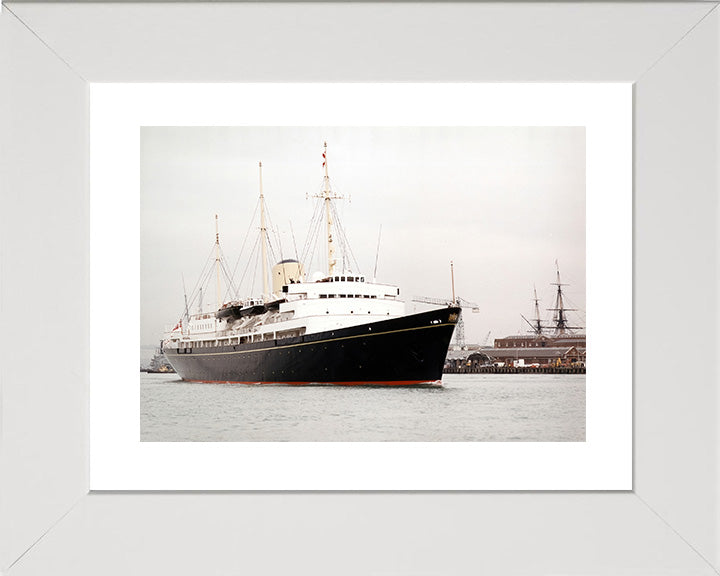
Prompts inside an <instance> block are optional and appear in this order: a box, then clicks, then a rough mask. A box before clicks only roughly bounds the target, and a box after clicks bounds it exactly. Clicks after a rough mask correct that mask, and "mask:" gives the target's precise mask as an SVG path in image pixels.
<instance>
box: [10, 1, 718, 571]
mask: <svg viewBox="0 0 720 576" xmlns="http://www.w3.org/2000/svg"><path fill="white" fill-rule="evenodd" d="M349 6H351V7H352V9H353V10H356V9H357V10H359V9H358V8H356V7H357V6H362V5H349ZM716 7H717V4H716V3H714V2H698V3H672V2H671V3H661V4H628V5H622V4H612V5H609V4H608V5H604V4H592V3H590V4H586V5H577V4H556V5H542V4H537V5H534V4H523V5H513V4H511V3H509V4H489V5H483V4H460V5H455V6H453V7H441V6H440V5H434V4H427V5H423V4H420V5H403V4H398V5H391V6H379V5H376V6H372V5H368V6H367V7H366V8H364V9H362V10H360V11H359V12H358V13H357V14H353V23H354V24H355V25H356V26H357V27H356V28H355V30H357V29H360V30H364V29H365V30H368V29H370V30H371V29H373V26H377V27H378V29H379V30H380V31H382V32H384V33H385V32H387V31H388V30H387V29H386V28H385V27H388V26H389V27H390V30H393V29H394V28H393V27H392V25H393V24H397V19H398V18H401V19H402V23H403V30H404V33H402V34H398V35H396V36H395V37H393V38H392V41H390V40H387V42H389V44H386V42H385V41H384V39H383V37H382V36H380V35H378V36H377V37H375V38H374V41H373V42H367V41H364V40H363V41H360V40H359V39H358V38H355V37H354V36H353V35H352V34H348V33H347V31H346V30H344V28H342V26H340V28H341V32H342V33H338V34H337V35H336V36H335V37H333V38H334V40H335V44H334V46H333V47H334V50H333V51H332V52H327V51H325V50H324V49H323V45H322V43H319V42H318V43H315V42H314V41H311V42H310V44H309V47H308V46H305V45H303V46H301V47H300V48H298V46H300V45H299V44H297V43H295V42H294V40H298V38H297V37H295V38H293V37H291V35H290V36H288V35H285V36H284V38H283V40H282V41H279V40H278V41H277V42H276V43H275V44H273V45H271V47H270V48H276V47H277V46H280V47H281V48H282V47H284V48H285V50H284V54H278V52H275V51H274V50H273V49H269V50H266V51H264V52H262V53H260V54H256V53H254V54H253V55H252V56H250V55H249V53H247V52H243V51H242V50H241V51H240V52H235V51H233V50H235V49H237V48H238V47H240V48H242V47H244V45H242V42H241V41H240V40H238V39H237V38H236V39H235V40H233V38H232V37H231V36H228V35H227V34H228V30H227V29H226V28H224V27H223V26H228V27H231V26H232V25H233V24H235V25H236V26H241V27H243V32H244V33H245V35H246V36H245V37H244V39H243V41H248V42H250V45H252V40H253V38H255V39H256V40H257V37H253V33H252V27H248V26H247V22H253V18H254V17H257V12H253V11H257V10H262V9H268V10H271V11H272V12H273V13H274V16H275V17H274V18H273V27H270V30H271V31H275V32H276V31H278V30H285V28H284V27H290V28H291V29H295V30H296V33H297V34H298V35H300V34H301V32H303V31H305V32H307V29H305V28H303V26H304V25H310V24H309V22H308V21H306V20H303V16H302V15H299V13H297V12H295V10H297V7H295V6H293V5H283V4H277V5H268V6H266V7H263V6H262V5H260V6H258V5H254V6H253V5H240V4H238V5H232V4H228V5H222V4H221V5H216V6H214V7H209V6H207V5H182V6H173V5H162V4H157V5H154V4H148V5H129V6H123V5H120V4H118V5H106V4H96V5H92V4H89V5H82V4H80V5H68V4H58V5H53V4H24V3H11V4H9V5H8V6H5V7H4V9H3V12H2V15H0V17H1V20H0V23H1V24H2V28H0V42H2V44H0V46H1V47H2V60H1V61H0V73H1V74H2V79H3V81H7V82H8V83H9V84H8V85H9V86H11V88H12V89H11V90H10V91H9V92H4V93H3V94H2V98H3V101H2V107H1V108H2V110H3V123H4V124H6V125H9V126H10V129H9V130H3V131H2V133H3V134H2V136H1V137H0V138H2V150H3V158H2V162H3V164H2V172H1V174H2V176H3V189H4V193H3V210H2V213H3V227H2V228H3V231H2V234H3V235H2V243H3V244H2V245H3V253H2V271H3V276H2V284H1V286H2V298H3V309H4V316H3V318H2V322H3V324H2V327H3V334H2V338H3V350H4V354H5V358H7V359H9V360H5V358H4V359H3V363H2V372H0V375H1V376H2V411H3V413H2V416H3V436H2V442H3V446H2V458H3V460H2V476H3V478H2V506H3V514H0V516H1V517H2V520H1V521H0V522H1V523H0V537H1V540H0V545H1V548H0V569H1V570H2V571H3V573H9V574H18V575H20V574H42V573H48V572H50V571H54V572H55V573H73V574H93V573H98V572H104V573H113V572H117V573H121V572H125V573H127V572H133V573H157V572H158V571H161V572H171V571H176V572H181V573H183V572H198V571H200V572H212V571H213V570H214V571H216V572H227V571H240V572H250V573H253V572H262V573H272V574H275V573H278V574H279V573H287V572H291V573H311V572H312V573H314V574H317V573H328V574H329V573H336V572H338V571H340V572H346V573H357V574H360V573H362V574H368V573H371V574H417V573H426V574H427V573H429V574H445V573H464V572H477V571H486V572H492V573H508V574H511V573H540V574H545V573H564V574H588V573H594V574H633V573H634V574H637V573H651V574H681V573H682V574H690V573H692V574H703V575H704V574H708V575H712V574H716V573H717V570H718V567H719V566H720V546H719V545H718V538H717V535H718V531H719V530H720V522H719V520H720V518H719V516H718V513H717V510H718V509H720V506H718V501H719V500H720V489H718V485H720V482H718V481H717V480H718V477H717V474H718V472H717V465H718V458H719V456H720V435H718V431H717V426H716V423H715V422H716V420H717V416H718V410H719V409H720V403H718V392H717V377H716V374H715V369H714V367H713V366H714V360H715V359H716V358H717V342H718V339H717V320H718V318H717V315H716V313H715V311H716V308H717V279H716V277H715V270H716V266H717V258H718V246H717V244H716V243H715V242H714V238H715V228H716V224H717V210H716V194H717V184H718V176H717V174H718V172H717V158H716V155H715V154H714V152H713V151H714V150H717V143H718V138H719V134H718V123H717V115H718V109H717V98H716V96H717V79H718V75H719V74H720V72H719V70H718V59H717V43H718V37H719V33H718V30H719V29H720V17H719V15H718V11H717V10H716ZM311 8H312V9H311V10H310V11H309V12H308V18H309V17H310V16H312V17H314V18H316V19H317V18H320V19H321V23H322V24H323V26H325V25H328V24H336V25H339V24H344V23H346V18H347V14H344V15H343V13H342V11H343V10H345V9H346V6H345V5H340V6H332V5H322V4H320V5H315V6H313V7H311ZM440 8H442V11H441V12H433V10H439V9H440ZM241 10H246V11H248V12H247V13H246V14H245V15H246V16H247V18H246V19H245V20H234V19H235V18H237V15H238V11H241ZM363 10H367V12H363ZM463 10H464V11H466V14H465V16H467V18H462V15H463V14H462V11H463ZM478 10H480V11H481V13H479V12H477V11H478ZM224 11H226V12H225V13H224ZM428 11H429V12H428ZM480 15H481V16H482V18H479V16H480ZM429 16H433V17H434V18H429ZM444 18H447V19H448V20H445V19H444ZM203 22H205V23H214V24H216V25H217V28H212V27H210V28H207V27H205V28H204V27H203V26H202V25H201V24H202V23H203ZM183 23H184V24H183ZM413 24H415V26H413ZM431 24H432V25H433V26H435V27H436V29H435V30H434V32H435V34H434V35H433V38H438V39H439V40H440V41H439V42H438V43H436V44H435V43H432V45H431V48H432V54H434V55H435V56H433V57H430V56H429V54H430V52H426V44H425V43H423V42H421V41H420V40H422V39H423V38H425V39H426V38H427V35H423V34H420V32H421V31H423V30H425V27H427V26H430V25H431ZM449 24H452V27H450V26H449ZM471 24H472V26H471ZM184 26H190V27H191V28H192V27H197V33H198V35H199V36H202V34H203V32H202V30H206V31H207V30H212V31H213V32H214V33H215V36H214V37H213V35H212V34H209V35H208V36H205V38H204V39H205V40H206V42H202V41H200V42H199V45H200V46H203V49H202V50H200V51H199V52H198V50H197V49H195V48H197V47H196V46H195V45H194V44H193V43H192V42H191V44H193V46H192V48H193V49H195V50H194V52H192V54H195V55H196V56H197V54H198V53H200V52H202V53H204V54H205V56H202V54H201V56H199V57H198V58H199V59H200V60H193V59H192V58H191V57H190V56H191V54H190V52H188V53H182V54H178V53H175V54H173V55H172V56H168V52H167V43H168V42H170V43H171V44H172V42H173V41H177V38H178V37H179V36H181V35H179V34H178V31H183V30H185V28H183V27H184ZM366 27H369V28H366ZM450 28H452V30H454V35H450V34H449V29H450ZM473 30H476V33H475V34H472V35H470V34H469V31H473ZM149 31H154V33H155V37H154V38H150V35H148V32H149ZM131 33H132V34H134V36H131ZM206 33H207V32H206ZM131 38H132V39H131ZM138 38H139V40H138ZM183 38H184V39H187V36H183ZM313 38H314V37H313ZM503 38H505V39H508V42H507V43H503ZM123 39H124V40H123ZM301 39H302V40H307V35H305V36H303V37H302V38H301ZM194 40H197V38H195V39H194ZM443 41H444V42H443ZM153 42H155V43H156V44H155V45H154V46H155V48H154V51H153V50H150V51H148V50H149V48H150V47H151V46H152V45H153V44H152V43H153ZM163 42H165V43H166V44H165V45H163ZM233 42H235V43H233ZM498 42H500V45H498ZM110 45H112V48H113V49H112V50H110V49H109V46H110ZM388 46H390V47H393V46H394V47H395V48H396V49H395V50H394V51H391V53H390V54H388V51H387V47H388ZM630 46H633V50H630V49H628V48H629V47H630ZM462 48H472V51H471V52H467V51H462V50H459V49H462ZM483 48H484V49H486V51H483V50H482V49H483ZM491 48H492V49H493V51H494V54H495V55H496V58H494V59H487V60H488V61H483V60H482V59H481V58H480V59H478V58H475V57H476V56H477V55H481V54H489V53H490V51H491ZM501 48H502V49H501ZM178 50H179V52H182V49H181V48H178ZM143 51H144V52H143ZM218 51H220V52H218ZM222 51H225V53H229V54H232V55H233V57H234V61H235V63H236V67H239V68H241V70H240V72H238V71H237V70H235V72H234V73H235V74H238V75H241V76H243V77H245V78H247V77H251V78H252V79H254V80H256V81H263V80H275V81H277V80H278V79H282V80H287V81H298V79H299V78H305V80H307V81H318V80H319V79H322V78H323V77H326V78H327V77H328V76H330V77H333V76H332V75H333V73H335V76H337V77H339V78H338V79H339V80H343V79H345V80H348V79H354V80H355V81H367V80H368V78H371V77H372V76H373V75H374V76H375V79H376V80H383V79H384V80H396V81H397V80H399V81H407V79H408V77H412V76H414V77H415V79H416V80H425V81H427V80H436V81H438V80H448V79H450V80H457V79H463V80H466V81H481V80H484V81H489V80H496V81H508V80H512V79H514V80H516V81H517V80H527V81H536V80H550V81H558V80H565V81H600V80H602V81H609V80H614V81H632V82H634V83H635V105H636V110H635V144H636V149H635V208H636V210H635V227H636V228H635V239H634V250H635V294H636V299H635V342H634V344H635V351H634V353H635V386H634V407H635V408H634V447H635V449H634V474H635V476H634V484H633V491H631V492H622V493H612V494H603V493H554V494H547V493H462V494H444V493H432V494H428V493H412V494H409V493H393V494H389V493H359V494H358V493H341V494H319V493H284V494H263V493H248V494H234V493H220V494H214V495H209V494H132V495H130V494H118V493H104V494H102V493H93V494H88V474H87V455H88V447H87V417H88V411H87V374H88V372H87V353H86V349H87V343H88V341H89V337H88V334H87V318H88V312H87V277H86V274H87V264H88V260H87V239H88V229H87V226H88V220H87V214H88V212H87V185H88V178H87V169H88V164H87V124H86V122H87V104H88V101H87V98H88V94H87V82H88V81H91V82H98V81H108V80H111V79H112V80H114V81H118V82H123V81H131V80H133V79H134V80H135V81H148V80H157V81H163V80H168V79H174V80H178V77H179V76H181V75H182V70H185V71H186V72H185V73H186V74H187V75H188V78H187V80H188V81H199V80H201V79H203V75H204V76H205V79H206V80H207V79H208V78H212V79H215V80H216V81H228V79H229V77H230V76H231V75H232V74H233V67H231V66H228V65H227V64H225V63H224V62H225V61H224V60H223V59H221V58H218V57H217V56H218V53H222ZM281 52H282V51H281ZM308 52H309V53H316V54H318V55H319V54H323V55H324V58H325V59H324V62H325V63H326V64H327V63H328V62H332V63H333V64H335V66H330V67H329V69H327V70H325V69H323V71H318V67H316V66H314V65H307V66H306V67H302V66H299V67H298V66H295V67H293V68H290V67H288V66H287V64H283V62H285V63H287V61H288V55H291V56H293V58H294V57H295V56H296V55H297V54H301V55H304V56H307V55H308ZM143 53H144V55H145V58H141V57H138V54H143ZM418 53H419V54H420V55H421V56H423V57H424V59H423V65H422V66H421V67H413V66H412V65H411V64H412V62H414V58H413V55H417V54H418ZM352 54H354V55H356V56H357V58H356V59H355V60H353V59H349V60H348V56H349V55H352ZM166 56H167V58H170V59H169V60H168V59H167V58H166ZM282 56H284V58H283V57H282ZM182 57H185V60H184V61H183V62H182V66H178V65H177V62H176V63H175V64H172V62H173V60H172V58H175V59H181V58H182ZM203 57H204V58H207V59H208V61H209V62H215V63H216V64H215V65H214V66H209V67H208V66H205V67H203V66H201V65H200V64H202V63H203V62H202V58H203ZM293 58H289V60H290V61H294V60H293ZM333 58H335V59H336V60H335V61H334V62H333ZM490 60H492V61H490ZM253 62H258V64H257V66H255V64H253ZM337 64H342V66H337ZM161 65H162V66H161ZM475 65H476V66H475ZM333 68H334V70H333ZM393 74H394V76H393ZM263 75H264V76H263ZM513 75H515V76H513ZM49 93H51V94H52V95H53V98H51V99H48V97H47V95H48V94H49ZM679 189H683V192H679V191H678V190H679ZM5 190H8V191H9V192H8V193H5ZM685 190H687V191H688V192H685ZM53 192H55V194H53ZM40 200H42V202H41V201H40ZM28 214H32V216H33V218H32V220H33V221H34V222H33V223H34V224H35V226H36V227H42V229H43V232H44V235H42V236H41V235H39V234H29V233H25V234H24V233H23V232H27V229H28V227H27V220H28V218H26V219H23V218H21V217H20V216H19V215H28ZM7 246H10V247H11V248H12V251H11V253H10V252H8V251H7V249H6V247H7ZM10 254H12V255H10ZM668 263H672V267H670V266H668ZM668 268H670V270H668ZM38 272H44V273H46V274H48V275H50V277H52V278H53V279H54V282H53V284H52V286H53V294H52V295H53V302H51V303H48V304H47V306H48V307H49V308H47V309H49V310H51V311H52V312H53V313H52V314H46V315H44V316H43V318H44V323H43V324H42V328H43V330H44V331H45V332H46V333H49V334H50V335H51V338H52V340H51V342H52V343H53V344H54V346H51V347H46V348H45V349H43V355H42V358H43V362H44V363H45V365H46V366H48V365H51V366H52V368H53V379H52V382H51V383H49V382H48V380H47V378H42V377H41V375H40V374H39V371H38V370H32V371H30V372H28V370H27V368H26V367H27V366H36V365H37V364H36V363H37V362H38V346H39V344H38V346H36V340H34V338H35V337H37V334H38V332H37V325H36V324H34V323H32V322H28V321H27V318H28V317H29V316H32V314H28V310H29V311H30V312H32V311H33V310H34V309H33V308H31V307H30V304H34V303H36V302H44V300H43V298H44V297H46V296H47V289H46V288H47V287H46V286H45V285H41V284H40V283H38V282H25V283H23V284H21V285H20V286H22V287H21V288H19V287H18V284H17V283H16V282H15V279H16V278H27V276H28V275H29V274H35V273H38ZM669 272H673V273H669ZM689 286H691V287H692V290H693V291H694V292H695V293H699V296H698V297H697V298H695V299H694V300H695V301H698V302H705V303H707V309H706V310H705V311H704V312H703V313H702V314H700V313H698V314H697V315H695V314H680V312H687V306H686V303H685V302H682V303H678V302H679V300H680V297H681V296H685V297H687V292H686V291H687V290H688V287H689ZM57 301H60V302H61V303H62V306H57V305H55V304H54V302H57ZM658 309H662V311H663V313H661V314H658ZM10 329H12V331H11V330H10ZM667 331H669V332H670V333H671V334H672V333H673V331H675V332H679V333H680V334H692V335H693V338H694V340H693V345H694V346H696V348H695V350H694V351H693V356H694V358H696V359H697V361H695V362H683V361H681V359H680V358H678V357H677V356H676V355H674V354H673V352H674V351H675V347H674V346H673V345H672V344H673V342H672V341H669V340H668V338H667V337H666V334H667ZM68 351H72V353H70V352H68ZM658 357H661V358H662V361H659V360H658ZM679 382H681V383H682V393H680V391H679V387H678V383H679ZM359 541H361V542H363V550H364V552H363V554H362V557H358V556H357V550H358V548H357V543H358V542H359ZM148 542H151V543H150V544H148ZM318 542H322V547H321V548H318V546H317V544H318ZM429 542H432V543H433V545H432V546H429V545H428V543H429ZM239 543H240V544H239ZM479 543H480V546H481V554H479V555H478V554H477V553H476V552H475V550H477V548H478V546H479ZM280 550H282V552H281V553H279V554H278V551H280ZM368 550H370V551H371V552H370V553H368V552H367V551H368ZM351 559H352V560H351Z"/></svg>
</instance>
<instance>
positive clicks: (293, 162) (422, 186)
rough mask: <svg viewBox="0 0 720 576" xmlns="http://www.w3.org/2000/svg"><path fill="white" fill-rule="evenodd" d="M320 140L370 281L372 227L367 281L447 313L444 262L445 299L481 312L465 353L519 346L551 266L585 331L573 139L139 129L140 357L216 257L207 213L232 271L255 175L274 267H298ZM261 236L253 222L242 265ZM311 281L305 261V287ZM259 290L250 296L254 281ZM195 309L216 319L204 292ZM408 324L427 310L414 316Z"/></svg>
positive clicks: (580, 148)
mask: <svg viewBox="0 0 720 576" xmlns="http://www.w3.org/2000/svg"><path fill="white" fill-rule="evenodd" d="M324 141H327V143H328V167H329V170H330V179H331V182H332V185H333V189H334V190H335V191H336V192H339V193H341V194H343V195H344V196H345V197H346V199H345V200H342V201H339V202H338V211H339V212H340V215H341V218H342V221H343V225H344V228H345V231H346V233H347V236H348V239H349V241H350V244H351V248H352V251H353V254H354V256H355V258H356V259H357V261H358V264H359V266H360V270H359V271H360V272H362V273H364V274H366V275H367V276H368V277H369V278H370V277H372V275H373V269H374V267H375V255H376V249H377V241H378V233H379V230H380V226H381V225H382V235H381V243H380V251H379V260H378V268H377V280H378V281H379V282H383V283H390V284H396V285H398V286H399V287H400V290H401V296H402V297H403V298H405V299H412V298H413V297H414V296H429V297H434V298H450V297H451V282H450V261H451V260H453V261H454V263H455V288H456V293H457V294H458V295H459V296H461V297H462V298H464V299H466V300H469V301H473V302H476V303H477V304H478V305H479V307H480V312H479V313H477V314H473V313H472V312H471V311H470V310H466V311H465V323H466V329H465V330H466V339H467V342H468V343H482V342H483V341H484V339H485V337H486V335H487V333H488V332H489V331H491V332H492V335H491V338H497V337H501V336H506V335H509V334H516V333H524V332H526V330H527V329H528V328H529V327H528V326H527V325H526V324H525V323H524V321H523V320H522V318H521V317H520V314H523V315H525V317H527V318H532V316H533V314H534V311H533V301H532V297H533V285H535V286H537V292H538V297H539V298H540V299H541V301H540V306H541V316H543V317H545V316H548V317H549V315H550V314H551V313H550V312H545V309H546V308H550V307H552V304H553V296H554V291H555V288H554V287H553V286H550V283H551V282H554V281H555V261H556V260H557V261H558V262H559V265H560V272H561V275H562V281H563V282H567V283H569V284H570V285H569V286H567V287H565V288H564V291H565V294H566V296H567V297H568V299H569V301H570V302H571V303H572V304H573V305H574V306H572V307H574V308H580V309H581V312H580V315H579V316H578V315H577V313H576V314H575V315H571V321H572V322H583V321H584V309H585V130H584V128H581V127H580V128H578V127H519V128H516V127H511V128H496V127H490V128H482V127H447V128H421V127H408V128H362V127H361V128H338V127H331V128H304V127H303V128H293V127H267V128H265V127H207V128H205V127H203V128H196V127H144V128H142V130H141V164H142V170H141V314H142V318H141V342H142V344H143V345H157V344H158V342H159V340H160V339H161V337H162V332H163V329H164V327H165V326H167V325H172V324H174V323H175V322H177V320H178V319H179V318H180V317H181V315H182V313H183V309H184V300H183V285H182V276H183V275H184V277H185V283H186V286H187V290H188V292H190V291H191V290H192V287H193V286H194V285H195V284H196V282H197V280H198V277H199V275H200V272H201V271H202V268H203V266H204V264H205V262H206V260H207V258H208V255H209V254H210V253H211V251H212V248H213V245H214V242H215V214H218V216H219V224H220V243H221V246H222V249H223V252H224V254H225V256H226V258H227V261H228V265H229V267H230V268H231V269H232V268H233V267H234V266H235V264H236V261H237V259H238V254H239V252H240V248H241V246H242V244H243V241H244V240H245V238H246V235H247V232H248V228H249V227H251V217H252V215H253V211H254V210H255V207H256V205H257V198H258V194H259V185H258V162H259V161H262V163H263V189H264V193H265V200H266V203H267V206H268V210H269V213H270V216H271V218H272V222H273V224H274V225H275V226H276V227H277V230H278V233H279V237H280V244H281V247H280V248H278V247H277V243H276V252H280V250H281V251H282V256H283V257H284V258H288V257H294V256H295V247H294V244H296V245H297V250H298V251H302V246H303V244H304V243H305V238H306V235H307V232H308V226H309V224H310V219H311V217H312V214H313V208H314V204H315V202H316V200H313V199H312V198H309V199H306V195H308V196H312V195H313V194H315V193H317V192H318V191H319V190H321V188H322V178H323V168H322V151H323V142H324ZM347 198H349V199H350V200H348V199H347ZM290 223H292V230H293V231H294V236H295V241H293V235H292V234H291V225H290ZM256 236H257V223H256V224H255V225H254V226H253V227H252V230H251V234H250V238H249V239H248V240H247V242H248V245H247V246H246V247H245V250H244V254H243V258H244V260H247V259H248V255H249V252H250V250H249V249H250V248H251V247H252V245H254V242H255V238H256ZM278 256H279V254H278ZM244 260H241V261H240V264H239V266H238V273H237V275H236V280H238V279H239V277H240V276H241V274H242V271H243V270H244V269H245V267H246V265H247V262H246V261H244ZM253 261H254V260H253ZM252 268H254V267H252ZM318 268H319V263H318V262H317V260H316V262H315V263H314V265H312V266H311V268H310V269H309V270H307V272H309V273H312V272H313V271H315V270H317V269H318ZM251 276H252V273H251V272H248V274H247V275H246V280H249V279H250V278H251ZM256 276H257V278H259V273H258V274H257V275H256ZM213 279H214V276H213ZM250 284H251V283H250V282H247V281H246V282H245V283H244V290H247V291H249V290H250V289H251V286H250ZM254 286H255V294H253V295H259V294H260V292H261V284H260V281H259V280H256V282H255V284H254ZM223 291H224V290H223ZM242 295H243V296H250V294H242ZM204 300H205V302H206V303H207V304H208V305H209V306H210V305H213V306H214V304H215V300H216V298H215V285H214V283H213V284H212V285H211V286H210V287H209V293H207V294H206V296H205V297H204ZM566 305H567V302H566ZM407 309H408V312H411V311H413V310H414V309H416V310H417V311H420V310H423V309H426V308H425V307H423V306H422V305H415V304H413V303H410V302H409V303H408V307H407Z"/></svg>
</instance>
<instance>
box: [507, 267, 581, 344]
mask: <svg viewBox="0 0 720 576" xmlns="http://www.w3.org/2000/svg"><path fill="white" fill-rule="evenodd" d="M555 266H556V270H555V274H556V282H553V283H551V285H552V286H557V290H556V293H555V301H554V304H553V307H552V308H548V309H547V310H548V311H549V312H552V313H553V315H552V319H551V321H550V322H545V323H544V322H543V321H542V320H541V319H540V305H539V299H538V296H537V290H536V289H535V288H533V294H534V298H533V301H534V305H535V317H534V318H533V319H532V320H528V319H527V318H526V317H525V316H523V315H522V314H521V315H520V316H521V318H522V319H523V320H524V321H525V322H526V323H527V324H528V326H529V327H530V330H529V331H528V334H522V335H514V336H505V337H504V338H497V339H495V345H494V348H496V349H499V348H503V349H506V348H538V347H540V348H545V347H565V348H569V347H575V348H578V349H579V350H581V351H582V354H583V355H584V352H585V349H586V335H585V332H584V328H582V327H581V326H571V322H570V320H569V318H568V312H577V310H576V309H575V308H568V307H567V306H566V305H565V296H564V294H563V290H562V287H563V286H567V284H564V283H562V282H561V281H560V267H559V265H558V264H557V262H556V263H555Z"/></svg>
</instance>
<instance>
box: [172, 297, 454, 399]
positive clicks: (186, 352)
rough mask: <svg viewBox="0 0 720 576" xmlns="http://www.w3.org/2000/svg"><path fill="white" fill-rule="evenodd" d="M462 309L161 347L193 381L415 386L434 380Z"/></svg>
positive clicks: (178, 369) (184, 374) (438, 378)
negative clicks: (256, 338) (225, 342)
mask: <svg viewBox="0 0 720 576" xmlns="http://www.w3.org/2000/svg"><path fill="white" fill-rule="evenodd" d="M459 315H460V309H459V308H444V309H441V310H433V311H431V312H423V313H420V314H412V315H408V316H403V317H400V318H393V319H390V320H382V321H380V322H373V323H368V324H361V325H359V326H352V327H349V328H342V329H335V330H330V331H326V332H318V333H315V334H306V335H304V336H298V337H295V338H284V339H281V340H267V341H263V342H254V343H251V344H241V345H230V346H217V347H213V348H182V347H181V348H177V349H166V350H165V351H164V352H165V355H166V357H167V359H168V360H169V362H170V364H171V365H172V366H173V368H174V369H175V370H176V372H177V373H178V374H179V375H180V376H181V378H182V379H183V380H187V381H195V382H238V383H246V384H255V383H286V384H324V383H327V384H345V385H353V384H355V385H405V386H409V385H418V384H425V383H429V382H437V381H439V380H440V378H441V377H442V370H443V366H444V363H445V357H446V355H447V350H448V346H449V344H450V339H451V337H452V333H453V329H454V327H455V323H456V322H457V319H458V318H459Z"/></svg>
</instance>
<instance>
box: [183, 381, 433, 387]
mask: <svg viewBox="0 0 720 576" xmlns="http://www.w3.org/2000/svg"><path fill="white" fill-rule="evenodd" d="M185 382H196V383H199V384H247V385H253V384H285V385H287V386H307V385H309V384H318V385H322V386H414V385H417V384H440V380H392V381H387V382H367V381H365V382H274V381H273V382H270V381H268V382H256V381H254V382H239V381H235V380H185Z"/></svg>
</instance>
